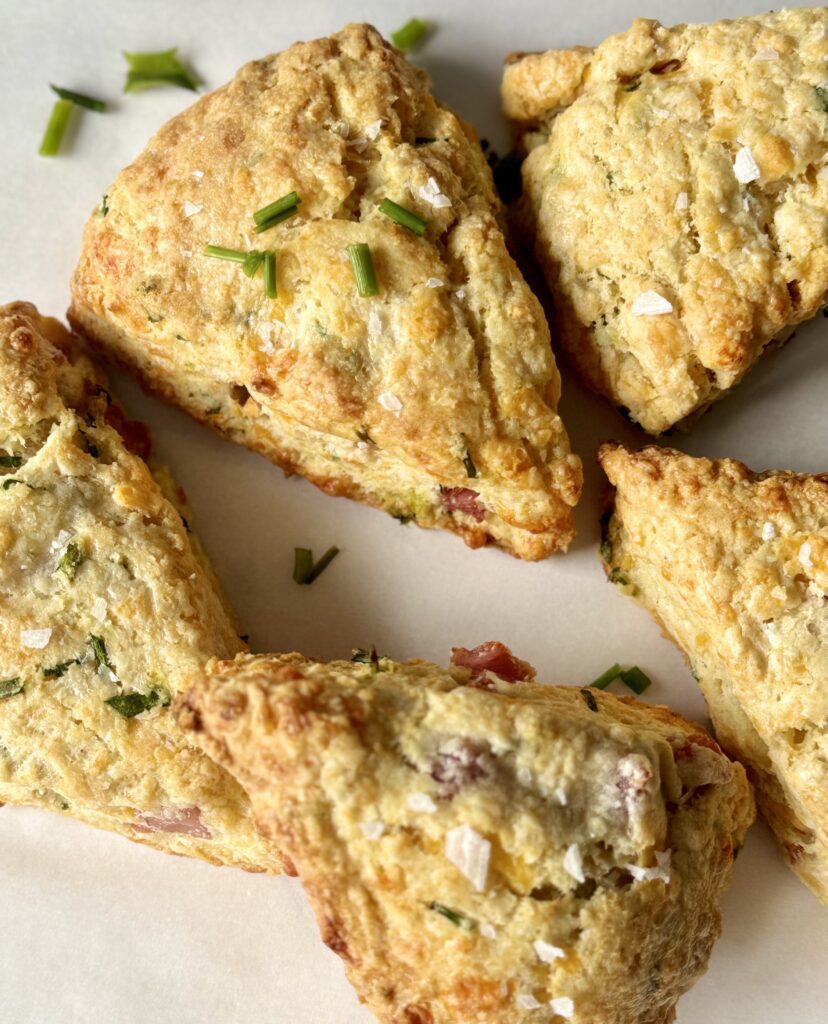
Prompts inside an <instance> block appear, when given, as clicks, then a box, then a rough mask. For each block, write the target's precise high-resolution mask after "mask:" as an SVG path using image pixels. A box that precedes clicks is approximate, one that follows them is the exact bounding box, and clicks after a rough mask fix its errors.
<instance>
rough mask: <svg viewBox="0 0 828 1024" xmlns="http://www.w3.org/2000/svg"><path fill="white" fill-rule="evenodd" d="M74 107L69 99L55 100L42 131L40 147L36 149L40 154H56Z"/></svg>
mask: <svg viewBox="0 0 828 1024" xmlns="http://www.w3.org/2000/svg"><path fill="white" fill-rule="evenodd" d="M74 109H75V105H74V103H71V102H70V101H69V100H57V101H56V102H55V105H54V106H53V107H52V113H51V116H50V117H49V121H48V123H47V125H46V131H45V132H44V133H43V141H42V142H41V143H40V149H39V150H38V153H39V154H40V155H41V156H57V154H58V151H59V150H60V144H61V142H63V136H64V134H65V133H66V129H67V127H68V126H69V119H70V118H71V116H72V111H73V110H74Z"/></svg>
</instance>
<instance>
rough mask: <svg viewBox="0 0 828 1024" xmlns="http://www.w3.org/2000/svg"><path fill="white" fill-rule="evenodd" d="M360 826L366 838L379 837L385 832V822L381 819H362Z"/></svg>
mask: <svg viewBox="0 0 828 1024" xmlns="http://www.w3.org/2000/svg"><path fill="white" fill-rule="evenodd" d="M359 827H360V829H361V830H362V834H363V835H364V836H365V838H366V839H379V838H380V837H381V836H382V835H383V833H384V832H385V824H384V823H383V822H381V821H361V822H360V823H359Z"/></svg>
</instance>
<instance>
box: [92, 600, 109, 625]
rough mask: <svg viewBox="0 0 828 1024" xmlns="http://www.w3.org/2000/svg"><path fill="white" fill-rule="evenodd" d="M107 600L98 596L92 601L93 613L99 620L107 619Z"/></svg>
mask: <svg viewBox="0 0 828 1024" xmlns="http://www.w3.org/2000/svg"><path fill="white" fill-rule="evenodd" d="M106 609H107V604H106V601H104V599H103V598H102V597H96V598H95V600H94V601H93V602H92V614H93V615H94V616H95V618H96V619H97V620H98V622H104V621H105V620H106Z"/></svg>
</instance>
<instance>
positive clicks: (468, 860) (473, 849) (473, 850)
mask: <svg viewBox="0 0 828 1024" xmlns="http://www.w3.org/2000/svg"><path fill="white" fill-rule="evenodd" d="M491 852H492V844H491V843H490V842H489V840H488V839H484V838H483V836H481V835H480V833H479V832H475V830H474V829H473V828H470V827H469V826H468V825H458V827H457V828H453V829H451V831H450V832H448V833H446V845H445V854H446V858H447V859H448V860H450V861H451V863H452V864H453V865H454V866H455V867H456V868H457V870H458V871H459V872H461V874H463V875H465V876H466V878H468V880H469V881H470V882H471V884H472V886H473V887H474V889H476V890H477V892H483V889H484V888H485V885H486V878H487V877H488V874H489V857H490V856H491Z"/></svg>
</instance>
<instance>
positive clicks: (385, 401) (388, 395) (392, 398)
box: [377, 391, 403, 412]
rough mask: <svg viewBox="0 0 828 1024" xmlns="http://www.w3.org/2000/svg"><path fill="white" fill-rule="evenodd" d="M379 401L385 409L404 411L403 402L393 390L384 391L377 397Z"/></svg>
mask: <svg viewBox="0 0 828 1024" xmlns="http://www.w3.org/2000/svg"><path fill="white" fill-rule="evenodd" d="M377 401H378V402H379V404H380V405H381V406H382V407H383V409H387V410H388V412H401V411H402V407H403V404H402V402H401V401H400V400H399V398H397V396H396V395H395V394H394V392H393V391H383V393H382V394H381V395H380V396H379V397H378V398H377Z"/></svg>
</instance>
